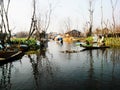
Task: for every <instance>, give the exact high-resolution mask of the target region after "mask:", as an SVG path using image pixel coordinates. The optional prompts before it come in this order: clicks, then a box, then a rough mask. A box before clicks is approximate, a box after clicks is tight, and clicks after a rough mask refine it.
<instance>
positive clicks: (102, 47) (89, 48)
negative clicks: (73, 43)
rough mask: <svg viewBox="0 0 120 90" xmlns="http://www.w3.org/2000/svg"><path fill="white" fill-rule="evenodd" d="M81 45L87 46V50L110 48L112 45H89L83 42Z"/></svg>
mask: <svg viewBox="0 0 120 90" xmlns="http://www.w3.org/2000/svg"><path fill="white" fill-rule="evenodd" d="M80 46H81V47H83V48H85V49H86V50H92V49H105V48H110V46H92V45H88V46H87V45H82V44H80Z"/></svg>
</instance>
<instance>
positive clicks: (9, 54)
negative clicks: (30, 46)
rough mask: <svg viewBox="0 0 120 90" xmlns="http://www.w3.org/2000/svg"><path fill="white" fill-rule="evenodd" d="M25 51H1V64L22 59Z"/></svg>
mask: <svg viewBox="0 0 120 90" xmlns="http://www.w3.org/2000/svg"><path fill="white" fill-rule="evenodd" d="M23 55H24V53H23V52H22V51H0V65H1V64H4V63H7V62H11V61H13V60H18V59H20V58H21V57H22V56H23Z"/></svg>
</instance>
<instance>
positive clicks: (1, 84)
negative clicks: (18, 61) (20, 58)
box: [0, 63, 12, 90]
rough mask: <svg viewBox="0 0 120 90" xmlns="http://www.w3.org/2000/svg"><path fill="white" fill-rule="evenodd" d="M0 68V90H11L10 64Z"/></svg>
mask: <svg viewBox="0 0 120 90" xmlns="http://www.w3.org/2000/svg"><path fill="white" fill-rule="evenodd" d="M0 68H1V73H0V74H1V78H0V88H1V89H2V88H5V90H11V85H12V83H11V68H12V63H8V64H5V65H3V66H1V67H0Z"/></svg>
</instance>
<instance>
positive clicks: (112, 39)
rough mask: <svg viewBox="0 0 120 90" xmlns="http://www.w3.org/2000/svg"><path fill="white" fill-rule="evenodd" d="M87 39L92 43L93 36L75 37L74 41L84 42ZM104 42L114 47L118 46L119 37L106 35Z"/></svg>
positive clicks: (119, 44)
mask: <svg viewBox="0 0 120 90" xmlns="http://www.w3.org/2000/svg"><path fill="white" fill-rule="evenodd" d="M86 40H88V41H89V42H90V43H91V44H92V43H93V37H87V38H76V41H80V42H85V41H86ZM105 44H106V45H108V46H110V47H114V48H120V37H107V38H105Z"/></svg>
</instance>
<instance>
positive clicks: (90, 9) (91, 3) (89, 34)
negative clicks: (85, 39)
mask: <svg viewBox="0 0 120 90" xmlns="http://www.w3.org/2000/svg"><path fill="white" fill-rule="evenodd" d="M93 1H94V0H89V13H90V21H89V24H90V27H89V33H88V35H87V36H91V35H92V28H93V13H94V9H93Z"/></svg>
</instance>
